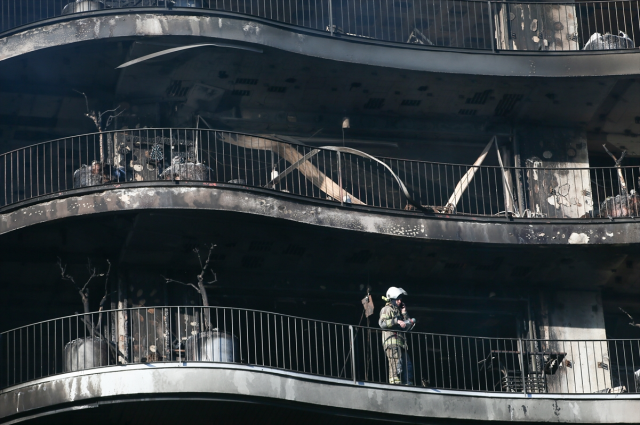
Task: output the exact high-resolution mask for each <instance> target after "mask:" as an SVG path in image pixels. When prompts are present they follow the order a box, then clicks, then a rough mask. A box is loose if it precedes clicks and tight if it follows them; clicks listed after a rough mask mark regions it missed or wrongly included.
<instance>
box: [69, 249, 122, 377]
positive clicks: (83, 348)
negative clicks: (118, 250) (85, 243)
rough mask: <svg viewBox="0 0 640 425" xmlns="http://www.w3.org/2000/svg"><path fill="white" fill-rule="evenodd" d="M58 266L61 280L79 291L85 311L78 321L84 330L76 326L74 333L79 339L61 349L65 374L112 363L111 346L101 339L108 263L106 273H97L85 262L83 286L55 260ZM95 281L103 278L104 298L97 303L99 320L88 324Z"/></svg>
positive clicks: (108, 269)
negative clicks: (87, 272)
mask: <svg viewBox="0 0 640 425" xmlns="http://www.w3.org/2000/svg"><path fill="white" fill-rule="evenodd" d="M57 264H58V267H59V268H60V275H61V277H62V279H63V280H66V281H68V282H71V283H72V284H73V285H74V286H75V287H76V289H77V290H78V293H79V294H80V298H81V299H82V306H83V311H84V314H83V315H82V316H81V318H80V321H81V323H82V325H83V326H82V327H80V325H79V327H78V330H77V336H78V338H76V339H74V340H72V341H70V342H68V343H67V344H66V345H65V347H64V371H65V372H73V371H76V370H84V369H90V368H94V367H99V366H106V365H108V364H109V363H115V358H116V357H115V353H113V354H114V355H110V352H109V350H112V351H113V346H112V345H111V344H110V343H109V341H108V340H107V339H106V338H104V337H103V335H102V332H101V327H102V316H103V314H102V313H101V312H102V310H103V308H104V303H105V301H106V300H107V298H108V296H109V295H110V294H109V293H108V292H107V288H108V281H109V273H110V272H111V262H110V261H109V260H107V264H108V267H107V271H106V272H105V273H97V272H96V268H95V267H92V265H91V262H90V261H88V264H87V270H88V271H89V278H88V279H87V281H86V282H85V284H84V285H82V286H80V285H79V284H77V283H76V281H75V279H74V277H73V276H71V275H70V274H68V273H67V266H66V265H62V260H61V259H60V258H58V263H57ZM96 277H104V279H105V294H104V296H103V297H102V299H101V300H100V307H99V309H98V320H97V321H96V322H95V323H94V322H93V320H91V317H92V315H91V313H90V311H89V284H90V283H91V281H92V280H93V279H94V278H96ZM83 328H84V329H83ZM110 360H111V362H110Z"/></svg>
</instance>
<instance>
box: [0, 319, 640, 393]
mask: <svg viewBox="0 0 640 425" xmlns="http://www.w3.org/2000/svg"><path fill="white" fill-rule="evenodd" d="M356 357H358V358H357V359H356ZM400 358H403V359H404V360H403V363H402V366H399V364H398V363H397V361H396V360H394V359H400ZM411 359H413V360H411ZM639 359H640V339H600V340H597V339H593V340H586V339H580V340H544V339H527V338H498V337H475V336H462V335H450V334H437V333H427V332H412V331H408V332H407V331H402V330H400V329H380V328H378V327H372V326H360V325H348V324H342V323H336V322H330V321H325V320H317V319H307V318H303V317H299V316H293V315H288V314H282V313H272V312H268V311H264V310H255V309H246V308H236V307H221V306H138V307H128V308H123V309H110V310H102V311H100V310H98V311H94V312H87V313H77V314H75V315H70V316H65V317H62V318H56V319H51V320H47V321H42V322H37V323H34V324H30V325H26V326H22V327H18V328H15V329H12V330H9V331H5V332H2V333H0V387H1V388H10V387H13V386H15V385H19V384H22V383H25V382H30V381H33V380H35V379H40V378H43V377H48V376H56V375H60V374H64V373H68V372H74V371H78V370H88V369H97V368H103V367H108V366H114V365H127V364H142V363H157V362H160V363H176V362H220V363H235V364H249V365H255V366H263V367H268V368H274V369H279V370H288V371H294V372H301V373H304V374H308V375H310V376H328V377H332V378H338V379H343V380H346V381H351V382H353V383H354V384H357V383H358V381H362V382H375V383H387V382H388V383H392V384H397V383H403V384H406V385H417V386H423V387H431V388H441V389H452V390H461V391H475V392H477V391H482V392H507V393H513V392H522V393H525V394H526V393H532V392H533V393H560V394H566V393H574V394H584V393H611V392H627V390H628V391H629V392H633V393H640V383H638V380H637V379H636V380H635V381H634V378H633V374H634V373H635V372H636V364H640V361H638V360H639ZM405 362H406V363H405ZM412 364H413V365H414V366H413V367H412V366H411V365H412ZM396 369H398V370H397V373H396V372H393V371H394V370H396ZM399 369H402V370H404V372H402V370H399ZM394 376H395V377H394ZM387 377H388V379H387ZM399 380H401V381H402V382H399Z"/></svg>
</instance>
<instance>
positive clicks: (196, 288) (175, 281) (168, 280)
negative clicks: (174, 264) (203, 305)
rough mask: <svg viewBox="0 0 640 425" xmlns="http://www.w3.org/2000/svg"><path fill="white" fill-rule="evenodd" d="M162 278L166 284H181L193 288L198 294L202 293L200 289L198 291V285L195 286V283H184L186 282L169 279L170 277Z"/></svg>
mask: <svg viewBox="0 0 640 425" xmlns="http://www.w3.org/2000/svg"><path fill="white" fill-rule="evenodd" d="M160 276H162V278H163V279H164V281H165V282H166V283H179V284H180V285H184V286H191V287H192V288H193V289H195V290H196V291H198V293H200V289H198V287H197V286H196V285H194V284H193V283H184V282H180V281H179V280H175V279H169V278H168V277H165V276H163V275H160Z"/></svg>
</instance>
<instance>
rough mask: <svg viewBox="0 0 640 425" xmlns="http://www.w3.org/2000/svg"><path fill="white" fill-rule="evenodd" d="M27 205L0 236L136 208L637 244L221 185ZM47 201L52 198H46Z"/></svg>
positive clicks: (451, 236) (568, 229) (579, 231)
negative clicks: (349, 204) (67, 220)
mask: <svg viewBox="0 0 640 425" xmlns="http://www.w3.org/2000/svg"><path fill="white" fill-rule="evenodd" d="M59 196H60V195H59V194H56V195H52V196H48V197H42V198H38V199H33V200H31V201H29V203H25V204H23V205H19V204H18V205H13V206H12V208H15V209H13V210H11V211H9V212H6V213H4V214H2V216H1V220H0V234H6V233H9V232H12V231H15V230H18V229H21V228H25V227H28V226H32V225H36V224H39V223H45V222H50V221H53V220H60V219H65V218H72V217H77V216H91V215H94V214H102V213H116V212H125V211H135V210H167V209H174V210H204V211H206V210H209V211H226V212H235V213H243V214H252V215H256V216H262V217H270V218H275V219H281V220H288V221H294V222H297V223H302V224H308V225H314V226H322V227H330V228H333V229H342V230H346V231H357V232H365V233H370V234H379V235H387V236H393V237H403V238H412V239H415V240H431V241H446V242H473V243H482V244H502V245H504V244H511V245H518V244H526V245H538V246H563V245H564V246H568V245H621V244H622V245H632V244H638V243H640V232H638V226H640V224H638V223H637V222H636V220H637V219H633V218H627V219H616V220H602V219H599V220H598V219H595V220H594V219H556V220H553V219H545V220H541V219H533V220H528V219H513V220H508V219H506V218H504V217H495V218H494V217H464V216H449V215H443V214H434V215H424V214H422V213H414V212H405V211H390V210H385V209H380V208H371V207H366V206H355V205H353V206H340V205H338V204H337V203H336V202H332V201H324V200H315V199H310V198H303V197H299V196H293V195H289V194H286V193H283V192H279V191H274V190H269V189H258V188H250V187H246V186H239V185H229V184H220V183H189V184H186V185H177V184H176V183H172V184H171V185H170V186H167V184H166V183H161V182H159V183H158V184H153V183H146V184H145V185H144V186H142V185H141V184H140V186H137V185H131V184H130V185H128V186H127V187H122V185H119V184H118V185H105V186H101V187H94V188H86V189H77V190H75V191H71V192H68V193H67V196H66V197H64V198H62V199H55V198H57V197H59ZM52 197H53V198H54V199H51V198H52Z"/></svg>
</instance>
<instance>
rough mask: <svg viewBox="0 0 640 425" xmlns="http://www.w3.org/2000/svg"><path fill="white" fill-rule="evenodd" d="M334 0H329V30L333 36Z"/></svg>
mask: <svg viewBox="0 0 640 425" xmlns="http://www.w3.org/2000/svg"><path fill="white" fill-rule="evenodd" d="M332 2H333V0H329V32H330V33H331V37H333V7H332V5H331V3H332Z"/></svg>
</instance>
